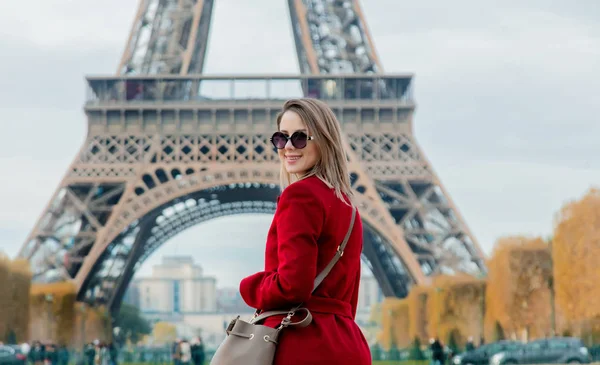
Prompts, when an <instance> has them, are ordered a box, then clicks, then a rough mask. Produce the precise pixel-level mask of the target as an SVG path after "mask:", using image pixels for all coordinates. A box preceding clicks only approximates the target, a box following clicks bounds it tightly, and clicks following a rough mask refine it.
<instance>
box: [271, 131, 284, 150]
mask: <svg viewBox="0 0 600 365" xmlns="http://www.w3.org/2000/svg"><path fill="white" fill-rule="evenodd" d="M271 143H273V146H275V148H277V149H283V148H285V144H286V143H287V138H286V137H285V135H284V134H283V133H281V132H275V133H273V136H272V137H271Z"/></svg>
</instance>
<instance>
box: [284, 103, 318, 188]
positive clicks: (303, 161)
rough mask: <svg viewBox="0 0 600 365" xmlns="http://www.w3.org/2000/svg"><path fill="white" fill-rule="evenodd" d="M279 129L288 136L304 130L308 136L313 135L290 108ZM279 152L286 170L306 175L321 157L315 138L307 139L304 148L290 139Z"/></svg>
mask: <svg viewBox="0 0 600 365" xmlns="http://www.w3.org/2000/svg"><path fill="white" fill-rule="evenodd" d="M279 131H280V132H282V133H283V134H285V135H286V136H287V137H291V136H292V135H293V134H294V133H295V132H303V133H305V134H306V135H307V136H311V134H310V131H309V130H308V128H307V127H306V125H305V124H304V122H303V121H302V119H301V118H300V116H299V115H298V114H296V113H295V112H293V111H290V110H288V111H286V112H285V113H284V114H283V116H282V117H281V122H280V123H279ZM278 152H279V158H280V159H281V162H282V163H283V164H284V166H285V169H286V171H287V172H288V173H290V174H297V175H298V176H304V175H305V174H306V173H307V172H308V171H310V169H312V168H313V167H314V166H315V165H316V163H317V161H319V158H320V154H319V150H318V148H317V145H316V143H315V141H314V140H309V141H307V142H306V147H304V148H296V147H294V146H293V145H292V141H290V140H288V141H287V143H286V144H285V148H283V149H280V150H278Z"/></svg>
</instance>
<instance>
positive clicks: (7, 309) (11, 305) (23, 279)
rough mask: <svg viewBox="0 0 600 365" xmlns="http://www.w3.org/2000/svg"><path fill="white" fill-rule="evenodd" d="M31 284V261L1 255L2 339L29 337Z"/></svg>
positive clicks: (10, 340) (0, 322)
mask: <svg viewBox="0 0 600 365" xmlns="http://www.w3.org/2000/svg"><path fill="white" fill-rule="evenodd" d="M30 286H31V271H30V270H29V263H28V262H27V261H25V260H10V259H9V258H8V257H6V256H4V255H0V308H2V310H0V341H2V342H9V343H12V342H23V341H27V340H28V339H29V338H28V337H29V288H30Z"/></svg>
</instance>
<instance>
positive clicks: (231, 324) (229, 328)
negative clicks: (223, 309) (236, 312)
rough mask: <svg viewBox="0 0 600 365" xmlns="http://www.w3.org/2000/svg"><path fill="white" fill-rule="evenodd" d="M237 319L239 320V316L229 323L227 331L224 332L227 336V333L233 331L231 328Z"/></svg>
mask: <svg viewBox="0 0 600 365" xmlns="http://www.w3.org/2000/svg"><path fill="white" fill-rule="evenodd" d="M238 319H240V316H237V317H235V318H234V319H232V320H231V322H229V325H228V326H227V329H226V330H225V332H227V334H229V332H231V331H232V330H233V327H234V326H235V323H236V322H237V321H238Z"/></svg>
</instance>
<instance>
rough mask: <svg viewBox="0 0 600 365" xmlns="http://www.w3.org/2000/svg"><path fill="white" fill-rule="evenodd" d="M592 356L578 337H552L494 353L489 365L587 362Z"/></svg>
mask: <svg viewBox="0 0 600 365" xmlns="http://www.w3.org/2000/svg"><path fill="white" fill-rule="evenodd" d="M591 360H592V358H591V356H590V353H589V351H588V349H587V347H585V345H584V344H583V342H582V341H581V340H580V339H579V338H574V337H554V338H548V339H544V340H537V341H532V342H530V343H528V344H525V345H524V346H522V347H521V348H519V349H517V350H514V351H504V352H500V353H497V354H495V355H494V356H492V358H491V359H490V365H509V364H511V365H514V364H589V363H590V362H591Z"/></svg>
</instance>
